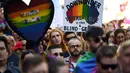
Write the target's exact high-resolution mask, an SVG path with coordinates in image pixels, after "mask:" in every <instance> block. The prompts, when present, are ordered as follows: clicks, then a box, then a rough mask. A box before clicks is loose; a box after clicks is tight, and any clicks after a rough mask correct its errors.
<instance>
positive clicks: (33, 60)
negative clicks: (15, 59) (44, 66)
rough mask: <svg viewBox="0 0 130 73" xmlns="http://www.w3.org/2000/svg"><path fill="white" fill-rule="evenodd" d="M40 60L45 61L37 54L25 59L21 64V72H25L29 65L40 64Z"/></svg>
mask: <svg viewBox="0 0 130 73" xmlns="http://www.w3.org/2000/svg"><path fill="white" fill-rule="evenodd" d="M42 62H46V61H45V60H43V59H42V57H41V56H39V55H34V56H33V57H30V58H29V59H26V60H25V61H24V62H23V64H22V65H23V66H22V71H23V73H27V71H28V70H29V68H30V67H35V66H37V65H39V64H41V63H42Z"/></svg>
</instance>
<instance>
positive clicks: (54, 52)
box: [48, 45, 64, 61]
mask: <svg viewBox="0 0 130 73" xmlns="http://www.w3.org/2000/svg"><path fill="white" fill-rule="evenodd" d="M48 56H54V57H55V58H56V59H58V60H62V61H64V57H63V51H62V48H61V47H60V46H59V45H52V46H50V47H49V48H48Z"/></svg>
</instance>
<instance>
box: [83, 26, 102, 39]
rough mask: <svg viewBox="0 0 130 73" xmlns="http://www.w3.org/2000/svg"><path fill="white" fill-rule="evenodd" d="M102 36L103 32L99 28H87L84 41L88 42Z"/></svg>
mask: <svg viewBox="0 0 130 73" xmlns="http://www.w3.org/2000/svg"><path fill="white" fill-rule="evenodd" d="M103 34H104V31H103V29H102V28H100V27H96V26H89V27H88V30H87V31H86V33H85V37H86V38H85V40H89V39H90V38H96V37H98V36H102V35H103Z"/></svg>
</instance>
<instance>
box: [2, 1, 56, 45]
mask: <svg viewBox="0 0 130 73" xmlns="http://www.w3.org/2000/svg"><path fill="white" fill-rule="evenodd" d="M24 1H25V0H24ZM4 9H5V13H4V14H5V18H6V20H7V22H8V24H9V26H10V27H11V28H12V30H14V31H15V32H16V33H17V34H18V35H20V36H21V37H23V38H24V39H26V40H27V41H28V42H30V43H31V44H33V45H31V46H34V45H36V44H38V43H39V41H40V40H41V38H42V37H43V36H44V34H45V33H46V31H47V30H48V28H49V27H50V25H51V22H52V19H53V14H54V6H53V3H52V1H51V0H31V1H29V0H28V2H27V4H25V2H23V1H22V0H10V1H9V2H8V3H7V5H6V6H5V7H4Z"/></svg>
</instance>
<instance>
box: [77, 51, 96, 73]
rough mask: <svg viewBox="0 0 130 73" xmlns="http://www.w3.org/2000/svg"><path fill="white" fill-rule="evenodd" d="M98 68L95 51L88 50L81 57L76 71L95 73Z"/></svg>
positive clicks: (78, 72) (79, 72)
mask: <svg viewBox="0 0 130 73" xmlns="http://www.w3.org/2000/svg"><path fill="white" fill-rule="evenodd" d="M95 68H96V57H95V55H94V53H92V52H91V51H88V52H87V53H86V54H85V55H83V56H82V57H80V58H79V60H78V63H77V66H76V68H75V73H93V72H94V71H93V70H94V69H95Z"/></svg>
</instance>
